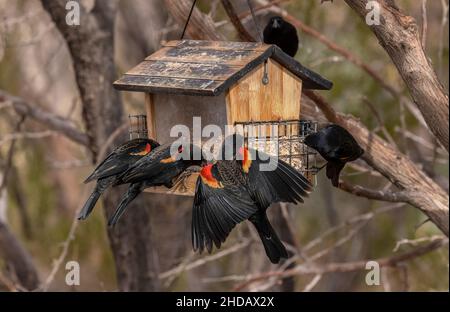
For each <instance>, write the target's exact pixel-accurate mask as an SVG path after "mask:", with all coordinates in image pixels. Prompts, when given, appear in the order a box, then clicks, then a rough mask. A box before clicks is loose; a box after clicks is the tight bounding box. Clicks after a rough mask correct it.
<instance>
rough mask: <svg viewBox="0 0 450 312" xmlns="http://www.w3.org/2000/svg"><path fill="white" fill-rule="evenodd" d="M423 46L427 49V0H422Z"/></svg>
mask: <svg viewBox="0 0 450 312" xmlns="http://www.w3.org/2000/svg"><path fill="white" fill-rule="evenodd" d="M421 10H422V36H421V38H422V41H421V42H422V48H423V49H424V50H425V48H426V46H427V31H428V18H427V0H422V6H421Z"/></svg>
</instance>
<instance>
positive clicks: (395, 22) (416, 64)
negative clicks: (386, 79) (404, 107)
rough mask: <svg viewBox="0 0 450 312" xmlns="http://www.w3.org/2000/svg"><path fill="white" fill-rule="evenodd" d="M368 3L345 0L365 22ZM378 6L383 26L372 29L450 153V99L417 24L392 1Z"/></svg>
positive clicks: (360, 0)
mask: <svg viewBox="0 0 450 312" xmlns="http://www.w3.org/2000/svg"><path fill="white" fill-rule="evenodd" d="M367 1H368V0H345V2H346V3H347V4H348V5H349V6H350V7H351V8H352V9H353V10H354V11H355V12H356V13H358V14H359V15H360V16H361V18H363V19H364V18H365V16H366V14H367V13H368V12H367V10H366V4H367ZM378 2H379V4H380V9H381V16H382V18H381V19H380V25H372V26H369V27H370V29H371V30H372V31H373V33H374V34H375V36H376V37H377V38H378V40H379V42H380V44H381V46H382V47H383V48H384V49H385V50H386V52H387V53H388V54H389V56H390V57H391V59H392V62H393V63H394V64H395V66H396V67H397V70H398V72H399V73H400V75H401V76H402V78H403V80H404V82H405V84H406V86H407V87H408V89H409V92H410V94H411V96H412V98H413V100H414V103H415V104H416V106H417V107H418V108H419V110H420V111H421V113H422V115H423V117H424V119H425V121H426V123H427V125H428V127H429V128H430V130H431V132H432V133H433V134H434V135H435V136H436V138H437V139H438V140H439V142H440V143H441V144H442V145H443V146H444V147H445V149H446V150H447V151H448V150H449V149H448V148H449V143H448V140H449V127H448V123H449V104H448V95H447V94H445V91H444V88H443V86H442V84H441V82H440V81H439V79H438V77H437V75H436V73H435V72H434V70H433V68H432V67H431V65H430V64H429V62H428V59H427V56H426V55H425V52H424V50H423V47H422V43H421V41H420V35H419V32H418V27H417V24H416V22H415V20H414V18H412V17H411V16H408V15H405V14H404V13H402V12H401V11H400V10H399V9H398V7H397V6H396V5H395V4H394V1H393V0H389V1H387V0H380V1H378Z"/></svg>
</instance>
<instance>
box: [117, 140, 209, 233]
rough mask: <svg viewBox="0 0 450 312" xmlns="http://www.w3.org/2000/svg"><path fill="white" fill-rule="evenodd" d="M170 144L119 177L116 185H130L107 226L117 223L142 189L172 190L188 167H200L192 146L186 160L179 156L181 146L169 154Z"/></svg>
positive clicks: (158, 148) (155, 150) (161, 147)
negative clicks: (175, 180)
mask: <svg viewBox="0 0 450 312" xmlns="http://www.w3.org/2000/svg"><path fill="white" fill-rule="evenodd" d="M171 146H172V144H171V143H169V144H165V145H161V146H159V147H157V148H155V149H154V150H153V152H152V153H150V154H148V155H146V156H145V157H143V158H141V159H139V160H138V161H137V162H135V163H134V164H133V165H132V166H130V168H129V169H128V170H127V171H126V172H125V173H124V174H123V175H122V176H121V177H120V180H119V181H118V183H116V185H118V184H125V183H130V186H129V187H128V191H127V192H126V193H125V194H124V196H123V197H122V200H121V201H120V203H119V206H118V207H117V209H116V211H115V212H114V214H113V215H112V217H111V218H110V219H109V222H108V225H110V226H112V225H115V224H116V223H117V221H118V220H119V219H120V217H121V216H122V214H123V213H124V212H125V209H126V207H127V206H128V204H129V203H130V202H132V201H133V200H134V199H135V198H136V197H137V196H138V195H139V194H140V193H141V192H142V191H143V190H144V189H146V188H148V187H152V186H165V187H167V188H172V186H173V180H174V179H175V178H176V177H178V176H179V175H180V174H181V173H182V172H184V171H185V170H186V169H187V168H188V167H190V166H194V165H197V166H200V165H201V159H200V160H194V157H193V155H194V152H193V151H194V148H197V147H195V146H194V145H192V144H191V145H190V153H189V154H190V155H189V157H188V159H183V158H182V157H181V156H182V154H183V151H184V147H183V145H182V144H180V145H179V146H176V151H175V152H174V153H173V154H171Z"/></svg>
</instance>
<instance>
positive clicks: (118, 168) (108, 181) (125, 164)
mask: <svg viewBox="0 0 450 312" xmlns="http://www.w3.org/2000/svg"><path fill="white" fill-rule="evenodd" d="M158 146H159V143H158V142H156V141H154V140H151V139H133V140H130V141H128V142H125V143H124V144H121V145H119V146H118V147H116V148H115V149H114V150H113V151H112V152H111V153H110V154H109V155H108V156H107V157H106V158H105V159H104V160H103V161H102V162H101V163H100V164H99V165H98V166H97V167H96V168H95V169H94V171H93V172H92V173H91V175H90V176H89V177H87V179H86V180H85V181H84V183H88V182H91V181H94V180H97V185H96V186H95V188H94V191H93V192H92V194H91V195H90V196H89V198H88V200H87V201H86V203H85V204H84V206H83V208H82V210H81V212H80V214H79V215H78V220H84V219H86V218H87V217H88V216H89V214H90V213H91V212H92V209H94V206H95V204H96V203H97V201H98V199H99V198H100V196H101V195H102V193H103V192H104V191H105V190H106V189H107V188H108V187H110V186H111V185H113V184H117V183H118V182H119V181H120V178H121V175H122V174H123V173H124V172H125V171H126V170H127V169H128V168H129V167H130V166H131V165H132V164H134V163H135V162H136V161H138V160H139V159H141V158H142V157H144V156H145V155H147V154H149V153H150V152H151V151H152V150H153V149H155V148H156V147H158Z"/></svg>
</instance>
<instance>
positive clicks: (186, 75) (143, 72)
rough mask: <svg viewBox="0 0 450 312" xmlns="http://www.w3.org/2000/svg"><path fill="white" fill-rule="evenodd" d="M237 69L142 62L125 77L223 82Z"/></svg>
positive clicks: (232, 67) (226, 66)
mask: <svg viewBox="0 0 450 312" xmlns="http://www.w3.org/2000/svg"><path fill="white" fill-rule="evenodd" d="M239 69H240V67H239V66H233V65H229V64H223V63H213V64H203V63H186V62H162V61H144V62H142V63H140V64H139V65H138V66H136V67H134V68H133V69H131V70H130V71H128V72H127V75H137V76H152V77H170V78H183V79H206V80H219V81H225V80H226V79H227V78H229V77H230V76H231V75H233V74H235V73H236V72H237V71H238V70H239Z"/></svg>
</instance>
